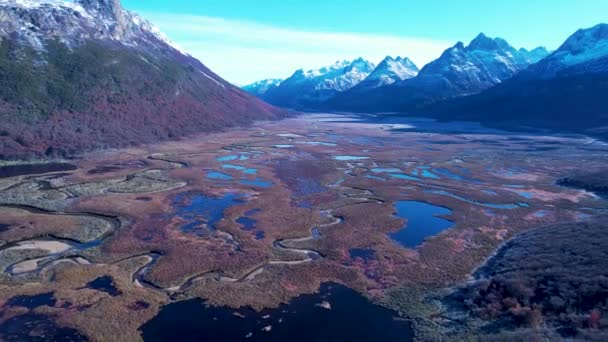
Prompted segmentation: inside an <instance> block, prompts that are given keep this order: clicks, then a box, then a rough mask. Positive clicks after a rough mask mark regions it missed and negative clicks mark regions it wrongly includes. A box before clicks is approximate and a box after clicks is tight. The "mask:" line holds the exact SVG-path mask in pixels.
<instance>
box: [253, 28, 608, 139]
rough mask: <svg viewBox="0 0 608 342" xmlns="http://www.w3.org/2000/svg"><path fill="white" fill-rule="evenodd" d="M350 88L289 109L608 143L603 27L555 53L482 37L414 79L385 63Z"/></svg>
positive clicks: (607, 55)
mask: <svg viewBox="0 0 608 342" xmlns="http://www.w3.org/2000/svg"><path fill="white" fill-rule="evenodd" d="M338 73H339V72H338ZM334 77H335V75H334ZM354 81H355V80H353V82H352V83H355V82H354ZM352 83H351V86H349V87H347V88H342V89H339V88H336V89H334V91H333V95H331V94H329V95H330V96H324V97H322V98H319V99H318V101H316V102H308V103H307V105H306V106H305V107H300V106H298V104H299V103H298V102H297V101H296V102H292V103H290V107H295V108H300V109H312V110H323V111H353V112H371V113H382V112H397V113H403V114H404V115H425V116H434V117H438V118H441V119H444V120H463V119H465V120H474V121H481V122H484V123H486V124H489V125H494V126H508V127H520V128H534V127H537V128H554V129H559V130H563V131H576V132H581V131H583V132H585V133H591V134H597V135H602V136H608V96H607V95H606V94H608V25H607V24H599V25H597V26H594V27H592V28H589V29H581V30H579V31H577V32H576V33H574V34H573V35H572V36H571V37H569V38H568V39H567V40H566V41H565V42H564V43H563V45H562V46H561V47H560V48H559V49H557V50H556V51H554V52H552V53H549V52H548V51H547V49H545V48H544V47H539V48H536V49H533V50H531V51H528V50H526V49H515V48H513V47H512V46H511V45H509V44H508V43H507V42H506V41H505V40H504V39H501V38H489V37H487V36H485V35H484V34H479V35H478V36H477V37H476V38H475V39H473V40H472V41H471V42H470V43H469V45H467V46H465V45H464V44H463V43H461V42H459V43H457V44H456V45H454V46H453V47H451V48H449V49H447V50H446V51H444V52H443V54H442V55H441V56H440V57H439V58H438V59H436V60H434V61H432V62H430V63H429V64H427V65H425V66H424V67H423V68H422V69H421V70H420V71H419V72H418V71H417V68H416V67H415V65H413V63H411V62H409V60H407V59H392V58H388V57H387V59H385V60H384V61H383V62H382V63H380V65H379V66H378V67H377V68H376V69H375V70H374V71H373V72H371V73H369V74H368V75H367V77H366V78H365V79H363V80H361V81H359V83H357V84H352ZM273 93H274V96H273V97H263V98H264V99H265V100H267V101H269V102H270V103H274V104H277V105H280V106H284V103H285V102H286V101H279V102H277V101H275V100H276V99H277V98H281V96H283V98H282V99H283V100H284V99H285V98H290V97H291V96H292V95H290V94H289V93H282V87H280V86H279V87H277V88H275V89H274V90H273Z"/></svg>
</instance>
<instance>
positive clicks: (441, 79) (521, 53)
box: [400, 33, 543, 100]
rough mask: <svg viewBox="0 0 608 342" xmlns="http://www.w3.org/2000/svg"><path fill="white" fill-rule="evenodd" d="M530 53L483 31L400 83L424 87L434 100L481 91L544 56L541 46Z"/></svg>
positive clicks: (448, 50)
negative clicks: (466, 44) (413, 76)
mask: <svg viewBox="0 0 608 342" xmlns="http://www.w3.org/2000/svg"><path fill="white" fill-rule="evenodd" d="M534 51H535V54H534V55H531V54H530V53H528V52H527V51H526V50H517V49H515V48H513V47H512V46H511V45H509V43H507V42H506V41H505V40H504V39H501V38H494V39H492V38H489V37H487V36H486V35H484V34H483V33H480V34H479V35H478V36H477V37H476V38H475V39H473V40H472V41H471V43H470V44H469V45H468V46H466V47H465V46H464V44H463V43H461V42H459V43H457V44H456V45H455V46H453V47H451V48H449V49H447V50H446V51H445V52H444V53H443V54H442V55H441V57H439V58H438V59H436V60H435V61H433V62H431V63H429V64H427V65H426V66H425V67H424V68H422V70H421V71H420V73H419V74H418V76H417V77H415V78H412V79H410V80H406V81H403V82H400V85H407V86H408V87H415V88H422V89H424V90H425V92H427V93H429V94H431V97H432V98H433V100H435V99H442V98H449V97H455V96H463V95H469V94H474V93H478V92H480V91H482V90H485V89H488V88H490V87H492V86H494V85H496V84H498V83H500V82H502V81H504V80H506V79H509V78H511V77H513V76H514V75H516V74H518V73H519V72H521V71H522V70H524V69H526V68H527V67H528V66H529V65H530V64H532V63H533V59H537V58H540V57H542V55H543V52H542V49H535V50H534Z"/></svg>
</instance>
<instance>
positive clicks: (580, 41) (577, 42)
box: [558, 23, 608, 54]
mask: <svg viewBox="0 0 608 342" xmlns="http://www.w3.org/2000/svg"><path fill="white" fill-rule="evenodd" d="M606 41H608V24H604V23H602V24H598V25H595V26H593V27H591V28H588V29H580V30H578V31H576V32H575V33H574V34H573V35H572V36H570V37H569V38H568V39H567V40H566V41H565V42H564V44H563V45H562V46H561V47H560V48H559V49H558V51H563V50H567V51H570V52H571V53H573V54H579V53H581V52H583V51H585V50H588V49H590V48H594V47H596V46H594V45H597V44H598V43H599V42H606ZM606 52H608V51H606Z"/></svg>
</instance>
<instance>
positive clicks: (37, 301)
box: [6, 292, 57, 309]
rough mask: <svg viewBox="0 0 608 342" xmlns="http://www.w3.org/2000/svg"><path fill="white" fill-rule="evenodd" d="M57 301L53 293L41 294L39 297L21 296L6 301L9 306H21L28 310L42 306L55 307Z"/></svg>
mask: <svg viewBox="0 0 608 342" xmlns="http://www.w3.org/2000/svg"><path fill="white" fill-rule="evenodd" d="M56 303H57V300H56V299H55V294H54V293H53V292H47V293H41V294H37V295H31V296H28V295H20V296H15V297H12V298H10V299H9V300H7V301H6V305H7V306H20V307H24V308H28V309H35V308H38V307H41V306H55V304H56Z"/></svg>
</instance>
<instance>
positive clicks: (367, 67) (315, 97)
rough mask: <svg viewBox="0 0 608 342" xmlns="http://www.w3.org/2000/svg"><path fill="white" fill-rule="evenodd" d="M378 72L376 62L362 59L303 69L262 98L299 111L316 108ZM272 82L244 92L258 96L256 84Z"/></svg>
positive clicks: (266, 92)
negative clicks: (313, 68) (257, 85)
mask: <svg viewBox="0 0 608 342" xmlns="http://www.w3.org/2000/svg"><path fill="white" fill-rule="evenodd" d="M374 69H375V65H374V64H373V63H371V62H369V61H366V60H364V59H362V58H358V59H355V60H354V61H352V62H350V61H338V62H336V63H334V64H333V65H330V66H327V67H324V68H320V69H316V70H308V71H304V70H303V69H300V70H297V71H296V72H295V73H294V74H293V75H292V76H291V77H289V78H287V79H286V80H284V81H282V82H280V83H279V84H278V85H276V86H274V85H273V86H272V87H269V88H268V89H267V90H266V91H265V92H263V93H262V94H260V95H258V96H260V98H262V99H263V100H265V101H268V102H269V103H272V104H275V105H277V106H282V107H287V108H296V109H311V108H316V107H317V106H318V105H319V104H320V103H323V102H325V101H326V100H328V99H330V98H332V97H333V96H335V95H336V94H338V93H340V92H344V91H346V90H348V89H350V88H352V87H354V86H355V85H357V84H359V83H360V82H361V81H363V80H365V79H366V78H367V76H368V75H370V74H371V73H372V71H374ZM270 82H272V81H271V80H265V81H261V82H257V83H254V84H253V85H249V86H246V87H244V89H245V90H249V91H251V92H252V93H253V94H256V91H255V89H258V88H257V87H256V84H265V83H270ZM256 95H257V94H256Z"/></svg>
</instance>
